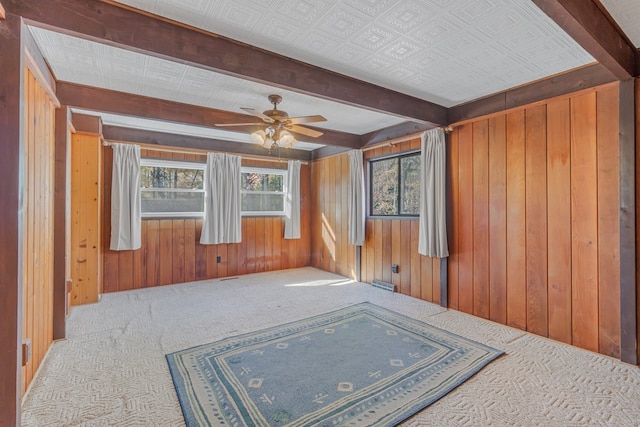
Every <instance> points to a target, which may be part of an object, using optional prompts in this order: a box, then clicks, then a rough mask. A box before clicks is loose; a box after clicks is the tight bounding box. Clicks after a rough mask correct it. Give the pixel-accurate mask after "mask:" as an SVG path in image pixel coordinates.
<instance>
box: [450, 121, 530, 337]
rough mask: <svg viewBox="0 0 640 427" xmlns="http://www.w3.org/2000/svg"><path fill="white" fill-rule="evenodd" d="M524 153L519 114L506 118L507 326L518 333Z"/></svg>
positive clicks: (523, 291) (522, 310)
mask: <svg viewBox="0 0 640 427" xmlns="http://www.w3.org/2000/svg"><path fill="white" fill-rule="evenodd" d="M525 152H526V150H525V114H524V111H523V110H520V111H515V112H512V113H509V114H507V202H508V203H507V242H508V245H507V286H508V288H507V324H508V325H509V326H513V327H514V328H519V329H526V327H527V286H526V283H527V279H526V271H527V267H526V244H527V237H526V225H525V222H526V221H525V219H526V202H525V200H526V192H525V170H526V165H525V163H526V162H525V155H526V154H525ZM461 185H462V183H461ZM461 211H462V212H464V209H463V207H462V206H461ZM461 233H462V230H461ZM461 238H462V237H461Z"/></svg>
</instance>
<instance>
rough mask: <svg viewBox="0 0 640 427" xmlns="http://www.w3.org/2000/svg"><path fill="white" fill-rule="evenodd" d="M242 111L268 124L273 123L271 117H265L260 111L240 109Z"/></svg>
mask: <svg viewBox="0 0 640 427" xmlns="http://www.w3.org/2000/svg"><path fill="white" fill-rule="evenodd" d="M240 109H241V110H242V111H246V112H247V113H249V114H253V115H254V116H257V117H260V118H261V119H262V120H264V121H265V122H267V123H273V119H272V118H271V117H269V116H265V115H264V114H262V113H261V112H260V111H258V110H254V109H253V108H247V107H240Z"/></svg>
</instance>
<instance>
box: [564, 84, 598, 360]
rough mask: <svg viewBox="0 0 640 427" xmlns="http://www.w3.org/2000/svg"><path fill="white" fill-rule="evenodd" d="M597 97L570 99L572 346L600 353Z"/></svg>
mask: <svg viewBox="0 0 640 427" xmlns="http://www.w3.org/2000/svg"><path fill="white" fill-rule="evenodd" d="M596 162H597V130H596V94H595V93H593V92H592V93H587V94H584V95H579V96H576V97H573V98H571V222H572V226H571V234H572V242H573V244H572V251H571V252H572V257H571V278H572V301H573V304H572V312H573V322H572V328H573V343H574V344H575V345H577V346H578V347H582V348H586V349H587V350H592V351H598V345H599V339H598V322H599V319H598V252H597V248H598V206H597V201H598V195H597V189H598V175H597V168H596V164H597V163H596Z"/></svg>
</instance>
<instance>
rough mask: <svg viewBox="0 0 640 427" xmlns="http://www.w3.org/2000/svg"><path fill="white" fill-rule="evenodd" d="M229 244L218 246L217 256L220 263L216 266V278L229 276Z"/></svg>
mask: <svg viewBox="0 0 640 427" xmlns="http://www.w3.org/2000/svg"><path fill="white" fill-rule="evenodd" d="M229 246H230V245H229V244H223V245H218V256H219V257H220V262H219V263H218V261H217V260H216V263H217V264H218V277H227V276H228V275H229V273H228V270H229Z"/></svg>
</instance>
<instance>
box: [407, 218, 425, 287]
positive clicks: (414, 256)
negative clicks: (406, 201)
mask: <svg viewBox="0 0 640 427" xmlns="http://www.w3.org/2000/svg"><path fill="white" fill-rule="evenodd" d="M409 224H410V227H411V248H410V250H411V277H410V280H411V285H410V293H411V296H412V297H414V298H420V296H421V286H420V280H421V267H422V264H421V262H420V258H421V257H420V254H419V253H418V239H419V237H420V223H419V222H418V221H409Z"/></svg>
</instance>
